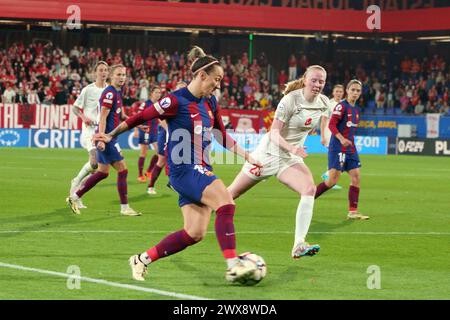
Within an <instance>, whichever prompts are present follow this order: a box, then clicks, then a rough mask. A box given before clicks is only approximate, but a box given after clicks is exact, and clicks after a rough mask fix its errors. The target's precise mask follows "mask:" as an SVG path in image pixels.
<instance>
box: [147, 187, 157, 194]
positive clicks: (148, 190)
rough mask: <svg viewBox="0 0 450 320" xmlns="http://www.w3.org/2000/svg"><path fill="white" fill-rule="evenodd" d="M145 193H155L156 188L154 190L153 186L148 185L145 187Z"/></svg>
mask: <svg viewBox="0 0 450 320" xmlns="http://www.w3.org/2000/svg"><path fill="white" fill-rule="evenodd" d="M147 193H148V194H156V190H155V188H153V187H150V188H148V189H147Z"/></svg>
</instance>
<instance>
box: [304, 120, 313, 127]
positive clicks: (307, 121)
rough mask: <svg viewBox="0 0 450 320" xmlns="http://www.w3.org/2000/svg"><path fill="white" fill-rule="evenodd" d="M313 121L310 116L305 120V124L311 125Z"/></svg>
mask: <svg viewBox="0 0 450 320" xmlns="http://www.w3.org/2000/svg"><path fill="white" fill-rule="evenodd" d="M311 122H312V118H308V119H307V120H306V121H305V126H309V125H310V124H311Z"/></svg>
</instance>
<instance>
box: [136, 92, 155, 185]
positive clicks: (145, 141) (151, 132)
mask: <svg viewBox="0 0 450 320" xmlns="http://www.w3.org/2000/svg"><path fill="white" fill-rule="evenodd" d="M159 99H161V88H160V87H158V86H154V87H152V88H151V89H150V99H149V100H147V101H146V102H144V103H142V104H141V105H140V106H139V108H138V110H137V111H138V112H141V111H143V110H144V109H145V108H148V107H150V106H151V105H152V104H153V103H155V102H156V101H158V100H159ZM158 124H159V120H158V119H151V120H149V121H147V122H146V123H144V124H142V125H140V126H139V127H137V128H136V131H135V136H136V137H137V138H138V139H139V148H140V150H141V153H140V155H139V160H138V170H139V176H138V181H139V182H142V183H144V182H147V177H148V178H150V176H151V172H152V170H153V168H154V166H155V164H156V161H157V160H158V144H157V139H158ZM150 144H151V145H152V146H153V149H154V150H155V152H156V154H154V155H153V156H152V158H151V159H150V164H149V166H148V169H147V171H146V173H145V175H144V174H143V172H142V171H143V169H144V163H145V158H146V156H147V152H148V146H149V145H150Z"/></svg>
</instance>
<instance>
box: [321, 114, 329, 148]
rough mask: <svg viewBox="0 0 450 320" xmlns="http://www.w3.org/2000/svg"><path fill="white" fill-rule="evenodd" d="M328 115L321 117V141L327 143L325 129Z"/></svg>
mask: <svg viewBox="0 0 450 320" xmlns="http://www.w3.org/2000/svg"><path fill="white" fill-rule="evenodd" d="M327 122H328V117H327V116H326V115H322V117H321V118H320V143H321V144H322V145H325V129H326V128H327Z"/></svg>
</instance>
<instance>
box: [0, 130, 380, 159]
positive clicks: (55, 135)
mask: <svg viewBox="0 0 450 320" xmlns="http://www.w3.org/2000/svg"><path fill="white" fill-rule="evenodd" d="M80 134H81V132H80V130H58V129H53V130H49V129H0V147H35V148H65V149H67V148H72V149H73V148H81V143H80ZM230 136H231V137H233V139H235V140H236V141H237V143H238V144H239V145H240V146H241V147H243V148H244V149H245V150H248V151H253V150H255V148H256V147H257V146H258V144H259V143H260V141H261V139H262V137H263V136H264V134H258V133H249V134H244V133H230ZM118 141H119V145H120V147H121V148H122V149H133V150H138V149H139V144H138V139H137V138H135V137H134V133H133V131H132V130H130V131H128V132H126V133H123V134H122V135H120V136H119V138H118ZM355 144H356V148H357V149H358V152H359V153H361V154H387V149H388V138H387V137H372V136H357V137H355ZM305 146H306V150H307V152H308V153H327V152H328V150H327V148H325V147H324V146H323V145H322V144H321V143H320V136H318V135H313V136H309V137H308V138H307V139H306V143H305ZM211 151H214V152H223V151H224V149H223V147H222V146H221V145H219V144H218V143H217V141H216V140H213V143H212V148H211Z"/></svg>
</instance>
